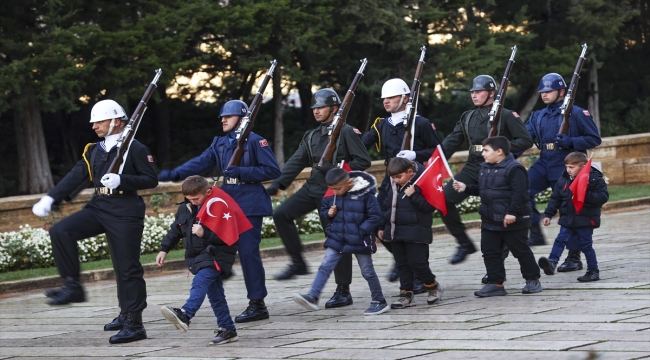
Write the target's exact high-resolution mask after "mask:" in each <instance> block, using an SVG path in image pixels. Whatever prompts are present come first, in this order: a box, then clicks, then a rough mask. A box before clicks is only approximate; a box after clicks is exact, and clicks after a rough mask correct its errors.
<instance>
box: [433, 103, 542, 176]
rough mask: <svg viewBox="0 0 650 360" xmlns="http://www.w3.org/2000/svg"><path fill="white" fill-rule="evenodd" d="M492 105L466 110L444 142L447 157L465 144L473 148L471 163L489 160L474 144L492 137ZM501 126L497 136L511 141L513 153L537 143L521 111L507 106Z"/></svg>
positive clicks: (475, 163)
mask: <svg viewBox="0 0 650 360" xmlns="http://www.w3.org/2000/svg"><path fill="white" fill-rule="evenodd" d="M490 108H491V105H490V106H484V107H481V108H476V109H474V110H470V111H466V112H465V113H463V115H461V117H460V120H459V121H458V123H456V127H454V131H453V132H452V133H451V134H449V135H447V137H445V139H444V140H443V141H442V148H443V149H444V151H445V156H446V157H447V159H449V158H450V157H451V156H452V155H453V154H454V153H455V152H456V151H458V150H459V148H460V146H461V145H462V144H463V143H465V144H466V145H467V149H468V150H469V156H468V157H467V164H468V165H478V164H481V163H483V162H484V161H485V160H483V156H481V151H476V149H475V148H474V145H481V143H482V142H483V140H485V138H487V137H488V133H489V131H490V127H491V125H490V121H489V116H488V112H489V111H490ZM497 129H498V130H497V135H499V136H504V137H506V138H508V140H510V152H512V153H517V152H521V151H524V150H527V149H529V148H530V147H531V146H533V139H532V138H531V137H530V134H529V133H528V130H526V126H525V125H524V122H523V121H522V120H521V118H520V117H519V114H517V113H516V112H514V111H512V110H508V109H503V110H502V111H501V121H499V126H498V128H497Z"/></svg>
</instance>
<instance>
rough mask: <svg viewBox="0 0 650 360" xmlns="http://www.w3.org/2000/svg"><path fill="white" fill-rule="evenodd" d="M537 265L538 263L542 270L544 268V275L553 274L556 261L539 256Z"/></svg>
mask: <svg viewBox="0 0 650 360" xmlns="http://www.w3.org/2000/svg"><path fill="white" fill-rule="evenodd" d="M537 265H539V267H540V268H542V270H544V274H546V275H553V274H555V267H556V266H557V261H553V260H549V259H548V258H545V257H543V256H542V257H541V258H539V260H538V261H537Z"/></svg>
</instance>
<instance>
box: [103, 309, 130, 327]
mask: <svg viewBox="0 0 650 360" xmlns="http://www.w3.org/2000/svg"><path fill="white" fill-rule="evenodd" d="M125 320H126V311H120V314H119V315H118V316H117V317H116V318H115V319H113V321H111V322H109V323H108V324H106V325H104V331H118V330H122V328H123V327H124V321H125Z"/></svg>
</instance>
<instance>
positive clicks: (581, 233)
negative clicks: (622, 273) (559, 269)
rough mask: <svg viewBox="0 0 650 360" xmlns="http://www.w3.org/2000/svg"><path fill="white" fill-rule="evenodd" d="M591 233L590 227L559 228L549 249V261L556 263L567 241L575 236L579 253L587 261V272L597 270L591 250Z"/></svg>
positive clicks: (592, 249)
mask: <svg viewBox="0 0 650 360" xmlns="http://www.w3.org/2000/svg"><path fill="white" fill-rule="evenodd" d="M593 233H594V229H593V228H591V227H578V228H568V227H564V226H560V233H559V234H557V237H556V238H555V242H554V243H553V249H551V255H549V257H548V258H549V260H551V261H555V262H556V263H557V262H558V261H559V260H560V256H562V252H563V251H564V247H565V246H566V244H567V242H568V241H569V238H571V236H575V237H576V238H577V239H578V242H579V243H580V251H582V252H583V253H584V254H585V259H586V260H587V271H590V270H598V260H596V251H595V250H594V248H593V244H594V240H593V238H592V235H593Z"/></svg>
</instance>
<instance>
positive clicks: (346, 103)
mask: <svg viewBox="0 0 650 360" xmlns="http://www.w3.org/2000/svg"><path fill="white" fill-rule="evenodd" d="M360 61H361V67H360V68H359V71H357V74H356V75H355V76H354V79H353V80H352V84H351V85H350V88H349V89H348V92H347V93H345V97H344V98H343V102H342V103H341V105H339V111H337V112H336V115H334V119H333V120H332V123H331V124H330V125H329V126H328V127H327V130H328V132H327V135H328V136H329V140H328V141H327V146H326V147H325V151H323V156H321V157H320V161H319V162H318V166H323V165H324V164H325V162H326V161H327V162H329V163H330V164H334V163H333V161H335V159H332V158H333V157H334V150H336V140H337V139H338V138H339V135H340V133H341V128H342V127H343V124H345V120H346V119H347V117H348V113H349V112H350V105H351V104H352V100H354V90H356V89H357V85H359V82H360V81H361V78H362V77H363V70H364V69H365V68H366V64H368V59H366V58H363V59H361V60H360Z"/></svg>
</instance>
